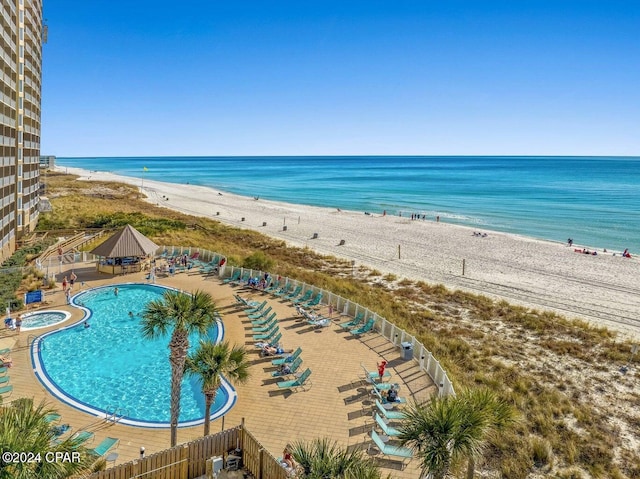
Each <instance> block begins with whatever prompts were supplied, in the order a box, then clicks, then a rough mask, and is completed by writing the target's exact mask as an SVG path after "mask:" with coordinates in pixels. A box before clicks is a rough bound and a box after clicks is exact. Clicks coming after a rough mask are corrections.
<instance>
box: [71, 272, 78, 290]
mask: <svg viewBox="0 0 640 479" xmlns="http://www.w3.org/2000/svg"><path fill="white" fill-rule="evenodd" d="M76 279H78V277H77V276H76V274H75V273H74V272H73V271H71V276H69V284H70V285H71V287H73V283H75V282H76Z"/></svg>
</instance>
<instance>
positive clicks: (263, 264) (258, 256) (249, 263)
mask: <svg viewBox="0 0 640 479" xmlns="http://www.w3.org/2000/svg"><path fill="white" fill-rule="evenodd" d="M273 263H274V261H273V260H272V259H271V258H269V257H268V256H267V255H266V254H264V253H263V252H262V251H256V252H255V253H253V254H251V255H249V256H247V257H246V258H245V259H244V261H243V262H242V266H243V267H244V268H250V269H257V270H259V271H269V270H271V268H273Z"/></svg>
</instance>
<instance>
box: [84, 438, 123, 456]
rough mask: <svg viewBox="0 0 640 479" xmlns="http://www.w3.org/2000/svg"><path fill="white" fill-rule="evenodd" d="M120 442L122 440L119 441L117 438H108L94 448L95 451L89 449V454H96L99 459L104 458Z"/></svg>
mask: <svg viewBox="0 0 640 479" xmlns="http://www.w3.org/2000/svg"><path fill="white" fill-rule="evenodd" d="M119 442H120V439H117V438H115V437H107V438H106V439H103V440H102V442H101V443H100V444H98V445H97V446H96V447H94V448H93V449H89V452H90V453H92V454H95V455H96V456H98V457H102V456H104V455H105V454H106V453H107V452H109V450H110V449H111V448H112V447H114V446H116V445H117V444H118V443H119Z"/></svg>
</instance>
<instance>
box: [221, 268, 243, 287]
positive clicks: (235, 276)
mask: <svg viewBox="0 0 640 479" xmlns="http://www.w3.org/2000/svg"><path fill="white" fill-rule="evenodd" d="M239 278H240V270H239V269H237V270H235V271H234V272H233V276H231V277H230V278H225V279H223V280H222V284H228V283H231V282H232V281H238V279H239Z"/></svg>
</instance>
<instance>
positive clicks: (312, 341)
mask: <svg viewBox="0 0 640 479" xmlns="http://www.w3.org/2000/svg"><path fill="white" fill-rule="evenodd" d="M68 270H70V268H67V269H66V270H65V269H64V267H63V272H62V274H59V275H58V281H61V278H62V277H63V275H64V274H68ZM75 272H76V274H77V275H78V281H77V282H76V285H75V286H74V294H75V293H77V292H79V291H80V290H86V289H88V288H94V287H97V286H104V285H109V284H116V283H127V282H145V280H144V273H134V274H128V275H126V276H117V277H113V276H108V275H104V274H99V273H97V272H96V271H95V269H94V267H91V266H88V265H75ZM83 283H84V284H83ZM156 283H157V284H160V285H164V286H170V287H174V288H179V289H182V290H184V291H194V290H196V289H200V290H203V291H207V292H209V293H211V295H212V296H213V298H214V299H215V301H216V303H217V305H218V308H219V310H220V312H221V314H222V318H223V322H224V327H225V339H227V340H229V341H231V342H232V343H239V344H245V345H247V346H248V351H249V358H250V361H251V368H250V373H251V377H250V379H249V381H248V383H247V384H244V385H239V386H235V389H236V390H237V392H238V401H237V403H236V405H235V406H234V407H233V408H232V409H231V411H229V412H228V413H227V414H226V416H225V418H224V426H225V427H232V426H235V425H238V424H240V422H241V420H242V419H243V418H244V420H245V424H246V427H247V428H248V429H249V430H250V431H251V432H252V433H253V434H254V435H255V437H256V438H257V439H258V440H259V441H260V442H261V443H262V444H263V445H264V446H265V447H266V449H267V450H268V451H269V452H271V453H272V454H273V455H274V456H276V457H278V456H280V455H281V453H282V450H283V448H284V446H285V445H286V444H287V443H288V442H293V441H296V440H311V439H314V438H317V437H328V438H330V439H334V440H336V441H338V442H339V443H340V444H342V445H344V446H349V447H362V448H363V449H365V450H366V449H367V447H368V446H369V445H370V444H371V439H370V437H369V432H370V431H371V429H372V428H373V424H374V421H373V418H372V406H374V407H375V404H374V402H373V401H372V395H371V391H370V389H371V388H370V386H369V387H367V386H366V385H365V384H364V383H363V382H362V381H361V380H360V377H361V374H362V368H361V366H360V364H361V363H362V364H364V365H366V366H367V368H368V369H369V370H375V369H376V363H377V362H378V361H379V360H380V359H386V360H387V361H388V362H389V364H388V366H387V368H388V370H389V371H390V372H391V373H392V378H391V381H392V382H394V383H399V384H400V385H401V389H400V395H401V396H403V397H407V398H414V399H416V400H418V401H423V400H426V399H427V398H428V397H429V396H430V395H432V394H435V393H437V388H436V386H435V385H434V384H433V382H432V381H431V379H430V378H429V377H428V376H427V375H426V373H424V372H423V371H421V370H420V369H419V368H418V365H417V363H415V362H414V361H403V360H402V359H401V355H400V350H399V349H398V348H396V347H394V346H393V345H392V344H391V343H390V342H388V341H387V340H386V339H385V338H383V337H382V336H380V335H378V334H369V335H365V336H363V337H362V338H360V339H358V338H354V337H351V336H350V335H349V334H348V333H345V332H344V331H342V330H341V329H340V328H339V327H338V326H337V323H338V322H341V321H346V320H347V318H346V317H340V316H338V315H337V314H334V324H332V325H331V326H329V327H326V328H317V329H314V328H312V327H310V326H308V325H307V324H306V323H305V322H303V321H301V320H300V319H299V318H298V317H296V315H295V309H294V308H293V307H292V306H291V304H290V303H289V302H284V301H281V300H279V298H275V297H273V296H271V295H268V294H265V293H262V292H259V291H253V290H245V289H242V288H235V287H231V286H227V285H221V282H220V280H219V279H218V278H216V277H212V276H210V277H207V278H205V277H203V276H202V275H200V274H198V273H197V272H196V271H193V272H189V273H179V274H176V275H175V276H173V277H166V278H158V280H157V281H156ZM236 293H240V294H241V295H242V296H243V297H245V298H249V299H254V300H260V301H263V300H264V299H267V300H268V305H270V306H272V307H273V310H274V311H276V313H277V317H278V320H279V325H280V331H281V332H282V334H283V344H284V346H285V348H286V349H295V348H296V347H298V346H300V347H301V348H302V354H301V357H302V359H303V363H302V368H306V367H309V368H311V370H312V374H311V387H310V388H309V389H308V390H305V391H298V392H295V393H291V392H283V391H280V390H278V387H277V385H276V382H277V381H276V380H275V379H274V378H272V377H271V374H270V373H271V371H273V370H274V368H273V367H272V366H271V361H270V358H260V356H259V354H258V351H257V350H256V349H255V348H254V347H253V341H252V338H251V335H252V333H251V330H250V328H251V324H250V321H249V320H248V319H247V318H246V315H244V314H243V312H242V310H241V309H239V308H238V307H237V306H236V305H235V300H234V298H233V295H234V294H236ZM114 300H117V299H115V298H114ZM45 302H46V304H44V305H40V307H38V308H37V309H38V310H43V309H59V310H65V311H69V312H71V314H72V316H71V319H69V320H68V321H66V322H65V323H62V325H58V326H55V327H51V328H47V329H38V330H35V331H22V332H21V333H19V334H18V333H16V332H10V331H6V330H4V331H2V333H0V349H1V348H5V347H10V348H11V349H12V351H11V357H12V359H13V367H12V368H11V369H10V372H9V375H10V376H11V380H10V384H11V385H13V388H14V390H13V393H12V394H11V396H9V397H5V398H3V399H4V402H5V403H6V402H8V401H11V400H14V399H16V398H19V397H33V398H34V400H35V402H39V401H41V400H43V399H44V400H46V401H47V402H48V404H49V405H50V406H51V407H53V408H55V409H56V410H57V411H58V412H59V413H60V414H61V415H62V418H61V420H60V423H64V424H70V425H71V426H72V428H73V429H72V432H73V431H78V430H83V429H84V430H89V431H93V432H94V433H95V439H94V441H93V442H91V443H89V444H88V446H89V447H92V445H97V444H98V443H100V441H102V440H103V439H104V438H105V437H107V436H110V437H116V438H119V439H120V444H119V446H118V448H117V449H114V452H117V454H118V457H117V460H116V461H115V463H116V464H119V463H122V462H127V461H130V460H132V459H136V458H138V457H139V451H140V447H141V446H143V447H144V448H145V451H146V453H147V455H148V454H152V453H154V452H157V451H160V450H162V449H166V448H168V447H169V429H150V428H141V427H132V426H124V425H122V424H113V423H111V422H106V421H105V420H104V418H98V417H95V416H92V415H89V414H87V413H85V412H82V411H80V410H77V409H75V408H73V407H71V406H68V405H66V404H64V403H62V402H61V401H59V400H57V399H56V398H55V397H54V396H52V395H51V394H50V393H49V392H48V391H47V390H46V389H45V388H44V386H43V385H42V383H40V381H39V380H38V379H37V378H36V376H35V374H34V372H33V369H32V363H31V358H30V352H29V349H30V348H29V347H28V344H27V343H28V342H29V337H30V336H33V335H40V334H43V333H45V332H48V331H50V330H54V329H57V328H59V327H60V326H64V325H68V324H72V323H74V322H77V321H80V320H81V319H82V314H83V313H82V311H81V310H79V309H77V308H73V307H69V306H67V305H66V299H65V296H64V293H63V292H62V289H61V287H60V286H59V285H58V286H57V288H56V289H55V290H53V291H47V293H46V295H45ZM321 312H322V313H324V314H327V311H326V308H323V310H322V311H321ZM168 381H169V378H167V382H168ZM121 406H122V407H125V406H126V405H125V404H123V405H121ZM167 408H168V405H167ZM222 427H223V420H222V419H218V420H216V421H213V422H212V423H211V432H212V433H213V432H217V431H220V430H221V429H222ZM201 436H202V426H196V427H190V428H180V429H179V430H178V442H179V443H180V442H187V441H190V440H193V439H196V438H198V437H201ZM368 453H369V454H371V455H372V456H374V457H376V456H379V454H378V451H377V449H376V448H375V447H371V449H370V451H369V452H368ZM113 464H114V463H113V462H110V463H109V464H108V465H109V466H111V465H113ZM378 464H379V466H380V467H381V468H382V471H383V472H384V473H390V474H391V475H392V477H394V478H396V477H397V478H414V477H417V476H418V464H417V461H416V460H412V461H411V462H409V463H408V465H407V466H406V467H405V468H404V469H401V463H400V462H397V461H394V460H388V459H382V458H378Z"/></svg>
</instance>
